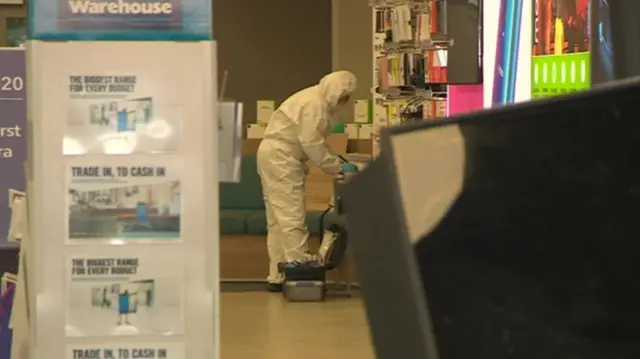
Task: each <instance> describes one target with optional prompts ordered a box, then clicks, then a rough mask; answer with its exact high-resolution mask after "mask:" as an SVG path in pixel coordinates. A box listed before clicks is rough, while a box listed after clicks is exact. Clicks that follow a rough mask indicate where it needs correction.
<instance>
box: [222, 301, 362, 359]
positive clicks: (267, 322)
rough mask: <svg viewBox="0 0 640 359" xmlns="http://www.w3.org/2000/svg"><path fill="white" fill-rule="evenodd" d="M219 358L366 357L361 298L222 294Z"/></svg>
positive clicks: (325, 358)
mask: <svg viewBox="0 0 640 359" xmlns="http://www.w3.org/2000/svg"><path fill="white" fill-rule="evenodd" d="M221 312H222V320H221V331H222V333H221V342H222V359H272V358H273V359H276V358H277V359H302V358H305V359H327V358H331V359H340V358H345V359H372V358H374V355H373V350H372V347H371V343H370V340H369V330H368V328H367V323H366V319H365V314H364V310H363V307H362V302H361V301H360V300H359V299H354V298H351V299H345V298H332V299H330V300H328V301H326V302H322V303H288V302H286V301H285V300H284V299H283V298H282V296H281V295H278V294H271V293H262V292H249V293H223V294H222V308H221Z"/></svg>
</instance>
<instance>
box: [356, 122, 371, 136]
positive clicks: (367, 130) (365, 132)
mask: <svg viewBox="0 0 640 359" xmlns="http://www.w3.org/2000/svg"><path fill="white" fill-rule="evenodd" d="M372 137H373V125H372V124H370V123H366V124H362V125H360V128H359V129H358V139H360V140H370V139H371V138H372Z"/></svg>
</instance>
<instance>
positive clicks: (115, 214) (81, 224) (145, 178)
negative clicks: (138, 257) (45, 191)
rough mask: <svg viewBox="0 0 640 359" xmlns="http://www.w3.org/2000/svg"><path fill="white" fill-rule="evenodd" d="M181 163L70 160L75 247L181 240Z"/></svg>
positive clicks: (70, 224)
mask: <svg viewBox="0 0 640 359" xmlns="http://www.w3.org/2000/svg"><path fill="white" fill-rule="evenodd" d="M182 173H183V171H182V164H181V162H180V160H179V158H174V159H173V160H163V161H157V160H156V161H150V160H149V159H147V158H144V156H142V157H141V156H137V158H134V159H128V160H126V161H125V160H124V159H123V158H120V156H115V157H114V156H108V157H104V156H101V157H97V158H90V159H86V158H83V157H79V158H74V159H70V160H69V161H67V176H68V177H67V181H68V185H67V190H66V192H67V213H68V220H67V223H68V236H67V239H68V241H69V242H71V243H81V244H89V243H94V244H96V243H101V242H102V243H105V242H106V243H111V244H126V243H132V242H140V241H145V242H156V243H157V242H158V241H167V240H168V241H179V240H181V236H180V234H181V230H180V222H181V213H182V195H181V194H182V189H181V180H180V179H181V174H182Z"/></svg>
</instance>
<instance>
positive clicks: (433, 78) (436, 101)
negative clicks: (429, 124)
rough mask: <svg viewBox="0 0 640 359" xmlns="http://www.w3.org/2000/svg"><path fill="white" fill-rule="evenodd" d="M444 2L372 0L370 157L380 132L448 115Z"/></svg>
mask: <svg viewBox="0 0 640 359" xmlns="http://www.w3.org/2000/svg"><path fill="white" fill-rule="evenodd" d="M445 3H446V1H445V0H415V1H414V0H407V1H392V0H370V5H371V6H372V7H373V51H374V53H373V69H374V77H373V78H374V84H373V90H372V92H373V102H374V109H373V134H372V139H373V141H372V143H373V154H374V155H378V154H379V151H380V133H381V130H382V128H384V127H389V126H395V125H399V124H402V123H407V122H411V121H416V120H418V121H420V120H430V119H438V118H443V117H445V116H446V106H447V105H446V102H447V96H446V95H447V91H446V83H447V81H448V76H447V59H446V58H447V52H448V48H449V46H450V45H451V44H452V41H451V39H450V37H449V36H448V35H447V33H446V27H445V26H444V25H442V24H440V22H441V21H442V19H443V16H444V14H445V13H446V11H445V10H444V6H441V5H442V4H445Z"/></svg>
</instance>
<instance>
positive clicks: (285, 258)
mask: <svg viewBox="0 0 640 359" xmlns="http://www.w3.org/2000/svg"><path fill="white" fill-rule="evenodd" d="M355 89H356V77H355V76H354V75H353V74H352V73H351V72H348V71H336V72H332V73H330V74H328V75H326V76H325V77H323V78H322V80H320V83H319V84H318V85H315V86H311V87H308V88H305V89H303V90H301V91H298V92H296V93H295V94H293V95H292V96H291V97H289V98H288V99H287V100H285V101H284V102H283V103H282V105H280V107H279V108H278V109H277V110H276V111H275V112H274V114H273V115H272V116H271V120H270V121H269V124H268V125H267V128H266V130H265V134H264V138H263V140H262V142H261V143H260V147H259V148H258V153H257V160H258V174H259V175H260V178H261V182H262V191H263V194H264V198H265V205H266V214H267V228H268V235H267V249H268V252H269V260H270V264H269V277H268V280H269V282H270V283H280V282H282V280H283V277H282V275H280V274H279V273H278V263H281V262H295V261H297V262H302V261H304V259H305V258H306V254H307V251H308V245H307V239H308V237H309V230H308V228H307V223H306V206H305V180H306V174H307V171H308V167H307V164H306V162H307V161H311V163H313V164H314V165H316V166H318V167H319V168H320V169H321V170H322V171H324V172H325V173H328V174H338V173H340V171H341V169H342V162H341V160H340V158H339V157H338V156H337V155H336V154H334V153H333V152H332V151H331V149H330V148H329V146H328V145H327V143H326V142H325V140H326V138H327V136H329V134H330V133H331V130H332V128H333V125H334V124H335V123H336V121H337V116H336V111H337V108H338V106H339V101H340V99H341V98H343V97H346V96H349V95H351V93H353V91H355Z"/></svg>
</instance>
